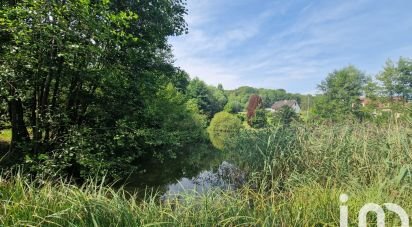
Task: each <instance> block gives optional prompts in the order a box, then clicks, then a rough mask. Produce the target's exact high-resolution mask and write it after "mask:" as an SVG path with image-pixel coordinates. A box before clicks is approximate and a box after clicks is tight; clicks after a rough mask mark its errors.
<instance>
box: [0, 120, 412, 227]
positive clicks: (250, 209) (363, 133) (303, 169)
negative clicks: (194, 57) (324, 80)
mask: <svg viewBox="0 0 412 227" xmlns="http://www.w3.org/2000/svg"><path fill="white" fill-rule="evenodd" d="M255 133H256V134H254V136H257V138H255V141H256V143H255V144H254V145H253V146H250V147H247V146H245V147H243V148H238V149H239V152H243V153H244V154H246V152H250V154H249V155H250V157H251V158H252V157H253V156H252V155H255V156H254V157H255V159H254V160H255V161H256V160H262V161H261V162H263V163H261V165H263V166H264V167H263V169H262V170H261V171H260V172H256V173H255V174H252V179H251V181H250V183H249V184H247V185H245V186H244V187H242V188H241V189H239V190H236V191H225V192H223V191H218V190H216V191H211V192H209V193H206V194H198V195H196V194H193V193H188V194H182V195H181V196H180V197H179V198H178V199H170V200H168V201H166V202H161V201H160V199H159V197H158V196H156V195H150V194H147V196H146V198H144V199H141V198H137V197H136V196H133V195H130V194H128V193H126V192H125V191H123V190H121V189H120V190H114V189H112V188H110V187H105V186H102V185H101V184H99V183H89V184H86V185H84V186H83V187H76V186H72V185H69V184H66V183H64V182H56V181H53V182H50V181H41V180H36V181H34V182H33V181H28V180H25V179H24V178H23V177H22V176H20V175H14V177H12V178H9V180H5V179H2V180H1V183H0V200H1V207H0V215H1V216H0V225H5V226H9V225H22V226H27V225H33V226H34V225H42V226H47V225H49V226H159V225H163V226H191V225H198V226H233V225H244V226H254V225H256V226H313V225H317V226H320V225H326V226H337V225H339V206H340V202H339V195H340V194H342V193H346V194H348V195H349V201H348V202H347V203H346V205H347V206H348V207H349V222H350V223H351V224H352V225H356V224H357V215H358V212H359V209H360V208H361V207H362V206H363V205H364V204H366V203H370V202H374V203H377V204H382V203H385V202H392V203H396V204H398V205H400V206H402V207H403V208H404V209H405V210H406V211H407V213H408V214H411V213H412V200H411V199H410V198H411V196H412V188H411V185H412V184H411V183H412V176H411V172H410V171H411V167H412V153H411V151H412V129H411V127H410V125H401V124H397V125H395V124H394V125H388V126H382V127H376V126H374V125H366V124H365V125H352V124H342V125H317V126H307V125H306V126H304V127H299V128H298V129H297V131H295V135H296V137H295V138H294V140H293V144H294V145H293V146H291V144H292V143H289V144H287V143H286V144H281V143H280V142H281V141H283V140H286V138H282V137H281V135H283V134H281V133H278V132H276V131H274V132H272V133H263V132H255ZM265 141H266V142H265ZM286 146H288V147H290V149H287V147H286ZM242 149H245V150H242ZM246 150H247V151H246ZM281 151H283V152H281ZM259 156H261V157H259ZM280 184H281V185H282V187H280V186H279V185H280ZM386 219H387V222H386V223H387V225H388V226H396V225H399V220H398V219H397V218H396V217H395V216H394V215H393V214H390V213H389V212H387V215H386ZM370 221H371V222H373V219H372V218H371V219H370Z"/></svg>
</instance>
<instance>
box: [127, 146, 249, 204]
mask: <svg viewBox="0 0 412 227" xmlns="http://www.w3.org/2000/svg"><path fill="white" fill-rule="evenodd" d="M143 169H144V170H143V171H141V172H140V173H137V174H134V175H132V176H130V177H129V178H128V180H127V183H126V190H128V191H135V192H136V191H137V192H139V194H141V193H143V192H144V191H146V190H153V191H156V192H158V193H159V194H160V195H163V196H172V195H176V194H179V193H182V192H190V191H192V192H197V193H202V192H205V191H207V190H210V189H212V188H220V189H223V190H232V189H235V188H238V187H240V186H241V185H242V184H243V183H244V182H245V174H244V173H243V172H242V171H241V170H240V169H239V168H237V167H236V165H234V164H233V162H231V161H230V157H229V155H228V154H227V153H224V152H222V151H219V150H216V149H214V148H213V147H212V146H211V145H207V144H198V145H196V146H193V147H191V148H188V149H187V151H186V152H184V155H181V156H180V157H179V156H178V157H176V158H174V159H169V160H164V161H163V162H160V161H154V160H153V161H149V162H146V163H145V165H144V166H143Z"/></svg>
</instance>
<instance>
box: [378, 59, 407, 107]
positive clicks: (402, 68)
mask: <svg viewBox="0 0 412 227" xmlns="http://www.w3.org/2000/svg"><path fill="white" fill-rule="evenodd" d="M377 79H378V80H380V81H381V82H382V84H383V87H384V90H385V93H386V94H387V95H388V96H390V97H393V96H401V97H402V98H403V99H404V100H406V99H408V98H410V97H411V96H412V60H411V59H407V58H402V57H401V58H400V59H399V61H398V62H397V64H396V63H394V62H392V61H391V60H388V61H387V62H386V64H385V67H384V69H383V71H382V72H381V73H380V74H379V75H378V76H377Z"/></svg>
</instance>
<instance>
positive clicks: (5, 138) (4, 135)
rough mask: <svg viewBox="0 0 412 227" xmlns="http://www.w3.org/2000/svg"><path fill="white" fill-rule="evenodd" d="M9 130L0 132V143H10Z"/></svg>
mask: <svg viewBox="0 0 412 227" xmlns="http://www.w3.org/2000/svg"><path fill="white" fill-rule="evenodd" d="M10 141H11V129H4V130H0V142H5V143H10Z"/></svg>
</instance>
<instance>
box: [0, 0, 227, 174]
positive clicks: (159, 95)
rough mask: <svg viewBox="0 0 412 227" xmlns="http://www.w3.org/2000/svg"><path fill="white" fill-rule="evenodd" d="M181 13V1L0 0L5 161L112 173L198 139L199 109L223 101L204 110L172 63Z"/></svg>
mask: <svg viewBox="0 0 412 227" xmlns="http://www.w3.org/2000/svg"><path fill="white" fill-rule="evenodd" d="M185 14H186V9H185V4H184V2H182V1H180V0H176V1H156V2H148V1H136V2H131V1H98V2H94V1H88V0H85V1H43V0H42V1H33V0H24V1H11V2H10V4H5V3H2V8H1V12H0V15H1V17H0V29H1V34H2V36H1V38H2V42H1V48H0V49H1V51H0V54H1V58H0V59H1V62H0V72H1V77H0V84H1V86H0V89H1V90H0V97H1V102H0V103H1V105H0V106H1V108H0V112H1V113H2V114H1V116H2V117H1V119H0V122H2V123H1V124H0V127H1V125H2V124H3V125H4V124H8V122H10V123H11V129H12V140H11V146H10V152H9V153H8V154H9V156H11V157H10V158H15V159H17V160H21V161H24V163H26V164H27V165H29V169H31V170H32V171H34V172H49V173H57V172H56V169H55V168H59V171H63V172H58V174H64V173H69V174H71V175H74V176H84V175H88V174H102V173H108V175H109V176H110V177H116V176H122V175H125V174H127V173H130V172H131V171H133V170H134V169H138V168H139V162H141V161H139V160H141V159H150V158H167V157H173V156H174V155H175V153H176V152H178V151H179V150H181V148H182V146H184V145H185V144H191V143H196V142H199V141H202V140H204V139H205V138H206V136H205V131H204V129H205V128H206V122H207V121H206V118H205V117H204V116H203V115H201V110H202V112H204V113H206V114H208V115H209V117H210V114H213V113H214V112H213V111H219V109H223V106H224V104H225V101H224V100H221V99H222V98H221V97H220V96H218V97H217V98H216V100H217V102H218V101H221V102H222V104H219V105H220V106H219V105H218V107H214V109H213V111H212V112H211V113H209V112H208V110H203V109H202V108H204V106H203V103H202V101H203V100H202V99H201V97H198V96H193V95H192V93H191V91H192V90H191V87H190V84H193V83H195V81H192V82H190V84H189V77H188V75H187V74H186V73H185V72H183V71H181V70H180V69H178V68H175V67H174V66H173V64H172V62H173V59H172V55H171V49H170V46H169V44H168V43H167V37H168V36H173V35H179V34H182V33H184V32H185V31H186V24H185V22H184V20H183V17H184V15H185ZM188 86H189V87H188ZM220 93H221V92H220ZM186 94H188V95H186ZM213 97H215V96H213ZM193 98H194V99H193ZM215 103H216V102H215V100H213V102H211V105H214V104H215ZM199 108H200V109H199ZM6 110H8V111H6ZM29 131H31V133H29ZM2 153H3V152H2ZM54 167H55V168H54Z"/></svg>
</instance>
